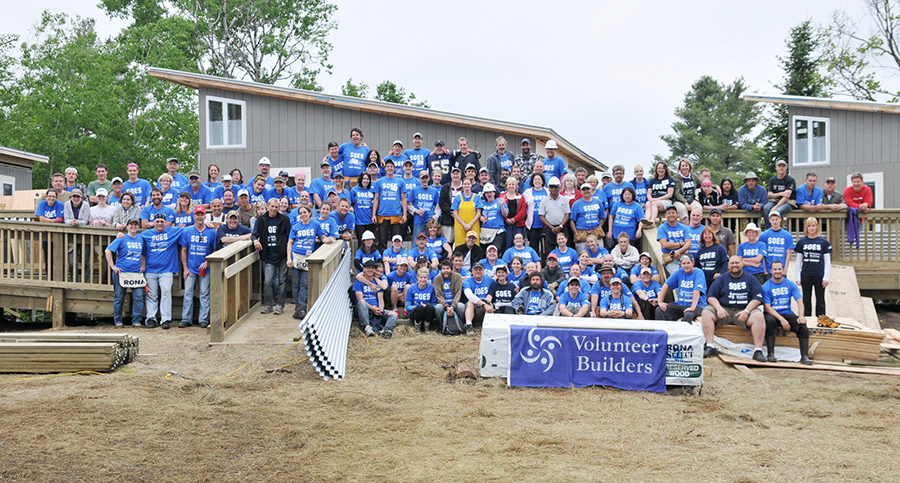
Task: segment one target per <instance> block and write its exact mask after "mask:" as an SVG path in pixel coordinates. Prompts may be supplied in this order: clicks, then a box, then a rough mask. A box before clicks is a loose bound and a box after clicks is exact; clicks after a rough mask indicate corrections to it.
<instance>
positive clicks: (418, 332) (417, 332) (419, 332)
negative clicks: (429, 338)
mask: <svg viewBox="0 0 900 483" xmlns="http://www.w3.org/2000/svg"><path fill="white" fill-rule="evenodd" d="M421 333H422V323H421V322H416V334H421Z"/></svg>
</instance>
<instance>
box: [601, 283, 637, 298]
mask: <svg viewBox="0 0 900 483" xmlns="http://www.w3.org/2000/svg"><path fill="white" fill-rule="evenodd" d="M611 293H612V287H607V286H606V285H603V281H602V280H598V281H597V283H595V284H594V286H593V287H591V295H596V296H597V300H601V299H603V297H606V296H607V295H609V294H611ZM622 296H623V297H628V298H631V297H633V296H634V295H633V294H632V293H631V290H629V289H628V286H627V285H624V284H623V285H622Z"/></svg>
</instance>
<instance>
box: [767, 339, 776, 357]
mask: <svg viewBox="0 0 900 483" xmlns="http://www.w3.org/2000/svg"><path fill="white" fill-rule="evenodd" d="M766 354H768V355H767V356H766V362H778V359H776V358H775V336H774V335H773V336H772V337H766Z"/></svg>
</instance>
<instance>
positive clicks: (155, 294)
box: [144, 273, 175, 322]
mask: <svg viewBox="0 0 900 483" xmlns="http://www.w3.org/2000/svg"><path fill="white" fill-rule="evenodd" d="M144 277H145V278H146V279H147V287H148V288H149V289H150V296H149V297H147V319H153V320H159V321H160V322H169V321H171V320H172V282H173V281H174V280H175V278H174V276H173V274H171V273H145V274H144ZM160 291H162V300H161V301H160ZM160 302H162V303H160ZM157 308H159V316H160V319H157V318H156V309H157Z"/></svg>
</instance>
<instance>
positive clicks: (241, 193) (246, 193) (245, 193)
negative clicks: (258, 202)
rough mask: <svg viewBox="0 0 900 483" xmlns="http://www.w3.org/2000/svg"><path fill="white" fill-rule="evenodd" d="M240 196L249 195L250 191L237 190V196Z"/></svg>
mask: <svg viewBox="0 0 900 483" xmlns="http://www.w3.org/2000/svg"><path fill="white" fill-rule="evenodd" d="M241 196H250V192H249V191H247V190H239V191H238V197H241Z"/></svg>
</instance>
